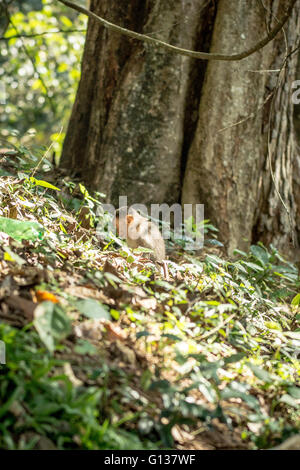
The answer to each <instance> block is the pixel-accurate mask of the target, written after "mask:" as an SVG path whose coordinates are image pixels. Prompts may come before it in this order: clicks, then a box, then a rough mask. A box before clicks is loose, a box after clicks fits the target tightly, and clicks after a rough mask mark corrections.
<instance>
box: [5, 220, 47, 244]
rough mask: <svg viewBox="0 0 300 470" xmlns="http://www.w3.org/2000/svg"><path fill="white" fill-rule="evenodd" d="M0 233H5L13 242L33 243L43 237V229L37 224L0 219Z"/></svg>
mask: <svg viewBox="0 0 300 470" xmlns="http://www.w3.org/2000/svg"><path fill="white" fill-rule="evenodd" d="M0 232H5V233H7V235H9V236H10V237H11V238H13V239H14V240H17V241H18V242H21V241H22V240H31V241H35V240H37V239H41V238H42V237H43V233H44V228H43V226H42V225H40V224H39V223H37V222H29V221H23V220H16V219H9V218H7V217H0Z"/></svg>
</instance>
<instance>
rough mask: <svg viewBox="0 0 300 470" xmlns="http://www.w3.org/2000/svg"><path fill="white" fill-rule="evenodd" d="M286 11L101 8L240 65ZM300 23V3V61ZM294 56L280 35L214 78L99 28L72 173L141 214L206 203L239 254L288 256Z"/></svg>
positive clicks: (293, 217)
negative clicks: (147, 208) (260, 248)
mask: <svg viewBox="0 0 300 470" xmlns="http://www.w3.org/2000/svg"><path fill="white" fill-rule="evenodd" d="M285 7H286V3H285V2H282V1H280V0H266V1H265V2H258V1H257V0H249V1H248V2H245V1H244V0H237V1H236V2H234V8H232V5H230V2H228V1H226V0H219V1H218V2H212V1H211V2H210V1H209V2H207V1H206V0H189V1H187V2H178V1H177V0H164V1H163V2H162V1H160V0H148V1H147V2H145V1H144V0H131V1H129V2H119V1H118V0H111V1H110V2H109V1H108V0H103V1H102V2H98V1H96V0H93V1H92V2H91V9H92V10H93V11H94V12H95V13H96V14H99V15H100V16H103V17H105V18H107V19H109V20H111V21H112V22H115V23H117V24H119V25H121V26H125V27H127V28H129V29H133V30H135V31H139V32H144V33H148V34H150V33H153V34H155V36H156V37H158V38H160V39H163V40H165V41H167V42H170V43H172V44H174V45H178V46H181V47H185V48H187V49H196V50H207V49H209V47H210V51H211V52H223V53H230V54H232V53H235V52H240V51H242V50H245V49H247V48H248V47H249V46H250V45H252V44H254V43H255V42H257V40H258V39H259V38H261V37H263V36H265V35H266V33H267V31H268V29H269V28H270V27H272V26H274V25H275V24H276V22H277V18H282V15H283V13H284V11H285ZM216 9H217V14H216V18H215V10H216ZM299 18H300V5H299V2H298V3H296V6H295V7H294V10H293V13H292V16H291V18H290V20H289V22H288V24H287V25H286V26H285V31H286V39H287V44H288V47H289V52H290V51H291V50H292V49H293V48H295V47H296V45H297V34H298V33H299ZM212 30H213V39H212V41H211V32H212ZM284 57H285V39H284V36H283V33H280V34H279V35H278V36H277V37H276V39H275V40H274V41H272V42H271V43H270V44H268V46H266V47H265V48H264V49H262V50H260V51H258V52H256V53H255V54H253V55H251V56H250V57H248V58H246V59H244V60H242V61H239V62H218V61H210V62H209V63H208V65H207V67H206V62H204V61H196V60H191V59H189V58H187V57H182V56H178V55H176V54H171V53H169V52H166V51H165V50H164V49H158V48H154V47H149V46H144V45H143V44H142V43H138V42H137V41H134V40H131V39H128V38H127V37H124V36H121V35H119V34H117V33H112V32H108V31H107V30H106V29H104V28H103V27H102V26H99V24H98V23H97V22H95V21H94V20H92V21H90V22H89V26H88V34H87V40H86V45H85V50H84V55H83V62H82V78H81V82H80V85H79V89H78V93H77V97H76V101H75V104H74V108H73V112H72V117H71V120H70V123H69V127H68V131H67V135H66V139H65V143H64V149H63V155H62V166H63V167H65V168H67V169H68V170H70V169H71V170H73V173H75V174H76V175H77V176H79V177H80V178H81V179H82V180H83V181H85V182H86V183H87V184H88V185H89V186H90V187H92V188H93V189H97V190H98V191H102V192H104V193H106V194H107V201H110V202H114V203H117V202H118V197H119V196H120V195H127V196H128V203H129V204H131V203H134V202H139V203H145V204H150V203H153V202H155V203H162V202H166V203H169V204H172V203H174V202H178V201H179V200H180V198H181V200H182V202H183V203H195V204H198V203H203V204H204V205H205V215H206V217H207V218H210V219H211V220H212V221H213V222H214V223H215V225H216V226H217V227H218V228H219V229H220V236H221V238H222V239H223V241H225V243H226V245H227V248H228V249H229V252H232V251H233V249H234V248H236V247H239V248H247V247H248V245H249V243H250V242H251V240H254V241H257V240H259V239H261V240H263V241H264V242H266V243H269V242H271V241H273V242H274V243H275V244H276V245H277V246H278V247H279V248H280V249H284V251H288V250H287V249H288V247H289V241H290V238H291V231H292V230H295V232H296V236H299V233H300V227H299V220H300V209H299V208H300V187H299V181H300V178H299V176H300V175H299V173H300V164H299V156H298V155H297V153H296V147H295V142H294V130H293V125H294V124H293V103H292V100H291V94H292V92H293V90H292V87H291V82H292V81H293V79H294V78H295V71H296V54H294V55H292V56H291V57H290V58H289V59H288V61H287V69H286V70H285V72H284V74H283V76H284V80H283V82H282V83H281V85H280V87H279V89H278V92H277V93H276V94H275V96H274V98H273V105H272V107H271V106H270V105H271V103H272V96H271V92H272V91H273V90H274V88H275V87H276V80H277V78H278V75H279V74H278V72H277V71H276V69H279V68H280V67H281V65H282V64H283V61H284ZM270 70H275V71H271V72H270ZM204 75H205V80H204ZM271 110H272V113H271V120H269V116H270V111H271ZM269 131H270V132H269ZM269 136H270V148H269V149H270V158H271V160H272V168H273V172H274V181H273V179H272V177H271V173H270V168H269V166H268V159H267V155H268V137H269ZM276 188H277V189H276ZM278 192H279V193H280V195H281V197H282V199H283V202H284V205H285V207H286V208H287V210H288V212H289V214H290V216H289V217H288V214H287V211H286V209H285V207H284V205H283V204H282V202H281V200H280V198H279V196H278ZM297 224H298V225H297Z"/></svg>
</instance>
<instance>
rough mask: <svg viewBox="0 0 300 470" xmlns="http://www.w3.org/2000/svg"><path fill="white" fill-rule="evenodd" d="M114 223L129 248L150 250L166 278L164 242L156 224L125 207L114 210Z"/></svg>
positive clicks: (151, 257)
mask: <svg viewBox="0 0 300 470" xmlns="http://www.w3.org/2000/svg"><path fill="white" fill-rule="evenodd" d="M114 223H115V227H116V230H117V234H118V235H119V236H121V237H122V238H126V241H127V244H128V246H129V248H138V247H144V248H149V249H151V250H152V253H150V259H151V260H152V261H154V262H155V263H157V264H158V265H160V263H161V264H162V266H163V272H164V277H165V278H166V279H168V269H167V265H166V261H165V258H166V248H165V242H164V239H163V237H162V235H161V233H160V230H159V228H158V226H157V225H156V224H155V223H154V222H152V221H150V220H148V219H146V217H143V216H142V215H140V214H139V213H138V212H137V211H136V210H134V209H132V208H129V210H127V207H121V208H120V209H118V210H117V211H116V215H115V220H114Z"/></svg>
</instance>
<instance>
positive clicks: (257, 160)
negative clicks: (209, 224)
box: [182, 0, 300, 252]
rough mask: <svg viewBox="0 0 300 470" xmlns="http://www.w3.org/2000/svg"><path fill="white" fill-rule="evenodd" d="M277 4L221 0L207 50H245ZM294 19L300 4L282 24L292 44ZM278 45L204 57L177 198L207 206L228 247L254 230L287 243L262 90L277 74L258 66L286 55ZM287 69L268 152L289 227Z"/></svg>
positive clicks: (274, 64) (278, 11)
mask: <svg viewBox="0 0 300 470" xmlns="http://www.w3.org/2000/svg"><path fill="white" fill-rule="evenodd" d="M282 4H283V2H279V1H277V0H274V1H273V0H271V1H269V2H265V6H267V7H268V9H269V10H265V9H264V8H263V6H262V3H261V2H257V1H255V0H252V1H250V3H249V2H244V1H243V0H238V1H236V2H235V4H234V9H233V8H231V6H230V5H229V3H228V2H227V1H226V0H220V2H219V4H218V11H217V17H216V22H215V27H214V34H213V40H212V47H211V52H214V51H224V52H228V53H229V52H231V53H234V52H238V51H240V50H243V49H246V48H247V46H249V44H251V43H254V42H255V41H256V40H257V38H258V37H262V36H263V35H265V34H266V28H267V27H270V26H271V25H273V24H274V22H275V21H276V19H275V16H276V17H277V18H278V17H279V18H280V17H281V15H282V7H283V5H282ZM274 15H275V16H274ZM298 18H299V5H297V8H295V9H294V11H293V16H292V18H291V19H290V21H289V24H288V26H287V27H286V28H285V29H286V32H287V40H288V43H289V45H290V47H292V48H293V47H295V42H296V35H297V34H298V32H299V24H298V25H297V21H299V20H298ZM237 19H238V20H237ZM265 19H267V21H265ZM284 47H285V42H284V37H283V34H280V35H279V36H278V38H277V39H276V40H275V41H273V42H272V43H270V44H269V45H268V46H267V47H266V48H265V49H263V50H261V51H259V52H257V53H255V54H253V55H252V56H250V57H248V58H246V59H244V60H242V61H241V62H236V63H222V62H210V63H209V65H208V68H207V72H206V77H205V83H204V86H203V91H202V96H201V101H200V107H199V120H198V125H197V130H196V133H195V137H194V140H193V143H192V145H191V148H190V151H189V154H188V163H187V169H186V173H185V179H184V186H183V193H182V200H183V203H187V202H189V203H199V202H200V201H201V202H203V203H204V204H205V209H206V216H207V217H209V218H210V219H212V220H213V222H214V223H215V224H216V225H217V226H218V228H219V229H220V232H221V237H222V239H223V240H224V241H225V242H227V247H228V249H229V252H232V250H233V249H234V248H236V247H240V248H246V247H248V245H249V241H251V239H252V233H253V231H254V233H255V238H256V239H258V238H261V239H263V240H264V241H265V242H270V241H271V240H273V241H275V242H276V244H277V246H278V247H279V248H281V249H282V248H283V247H286V245H287V244H288V243H289V239H290V232H291V229H290V227H289V223H288V221H287V213H286V211H285V209H284V207H283V205H282V203H281V202H280V200H279V198H278V195H277V193H276V191H275V190H274V183H273V182H272V179H271V177H270V169H269V167H268V164H267V151H268V149H267V141H268V127H269V119H268V117H269V113H270V103H271V99H269V100H268V96H269V94H270V90H271V89H273V88H274V86H275V84H276V78H277V76H278V72H262V73H258V72H257V71H258V70H262V71H264V70H265V71H267V70H269V69H275V68H277V69H278V68H279V67H280V66H281V64H282V63H283V60H284V52H285V51H284ZM288 67H289V68H288V72H287V74H286V75H287V76H286V81H285V82H284V85H285V86H282V87H281V88H280V90H279V91H278V94H277V95H276V97H275V99H274V113H273V114H274V116H275V118H274V119H273V121H272V128H271V155H272V161H273V169H274V173H275V180H276V185H277V187H278V189H279V192H280V194H281V195H282V198H283V200H284V203H285V204H286V206H287V207H288V210H289V211H290V213H291V222H292V225H293V228H295V211H296V208H295V198H294V197H293V184H292V176H293V164H294V161H295V153H294V143H293V142H294V135H293V119H292V116H293V106H292V101H291V91H292V90H291V91H289V89H288V86H291V80H292V79H293V77H294V74H295V69H296V67H295V64H294V62H293V60H291V61H290V62H289V63H288ZM270 76H271V80H270V79H269V77H270ZM273 77H274V78H273ZM270 82H271V83H272V86H271V87H270ZM264 103H265V105H264V106H263V104H264ZM298 203H299V204H300V201H298Z"/></svg>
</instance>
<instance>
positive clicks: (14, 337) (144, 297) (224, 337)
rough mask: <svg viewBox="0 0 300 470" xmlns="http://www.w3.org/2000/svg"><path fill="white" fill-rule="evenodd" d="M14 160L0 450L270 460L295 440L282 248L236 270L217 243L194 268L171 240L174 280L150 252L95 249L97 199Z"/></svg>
mask: <svg viewBox="0 0 300 470" xmlns="http://www.w3.org/2000/svg"><path fill="white" fill-rule="evenodd" d="M12 154H13V152H12ZM12 154H11V155H9V154H8V155H6V156H5V155H4V156H2V160H1V162H0V168H1V170H0V321H1V323H0V339H1V340H2V341H3V342H4V344H5V350H6V351H5V352H6V364H3V365H0V417H1V420H0V448H5V449H30V448H39V449H74V448H75V449H76V448H81V449H158V448H177V449H249V448H250V449H262V448H270V447H272V446H274V445H277V444H278V443H280V442H282V441H283V440H285V439H286V438H288V437H290V436H293V435H294V434H297V433H298V432H299V429H300V413H299V408H300V407H299V404H300V388H299V373H300V363H299V357H300V352H299V351H300V307H299V305H300V294H299V279H298V270H297V268H296V267H295V266H294V265H293V264H292V263H289V262H287V261H285V260H284V259H283V258H282V256H281V255H280V254H279V253H278V252H277V251H276V249H275V248H273V247H271V248H270V249H268V250H267V249H266V248H265V247H263V246H262V245H257V246H252V247H251V250H250V251H249V253H243V252H239V251H237V254H236V257H235V259H234V260H229V259H227V258H226V257H225V256H223V255H222V248H221V247H220V244H219V243H217V241H216V238H215V237H212V240H211V241H212V243H213V244H212V245H211V246H210V247H209V246H207V247H205V248H204V249H203V250H202V251H201V253H200V255H197V256H196V255H195V254H194V255H193V254H191V253H187V252H186V251H185V250H184V249H183V248H184V247H183V246H178V245H177V244H176V243H175V241H174V240H173V242H170V243H169V245H168V252H169V258H170V262H169V274H170V279H169V280H168V281H166V280H165V279H164V278H162V276H161V274H160V272H159V271H158V270H157V268H156V267H155V265H154V264H153V263H151V262H150V261H149V260H148V259H146V258H145V255H143V253H142V252H141V250H137V251H134V252H132V251H131V250H129V248H128V247H127V246H126V244H125V243H124V242H122V241H121V240H118V239H117V238H116V237H114V236H113V235H112V234H111V233H110V232H109V231H107V232H105V231H104V233H102V236H101V237H100V238H99V235H97V231H96V226H97V223H99V217H100V219H101V218H102V221H103V220H104V218H105V217H107V215H105V214H104V215H102V216H97V210H98V211H99V207H101V203H100V202H99V198H98V197H97V195H96V196H94V197H95V199H94V197H92V196H91V195H90V194H89V193H88V192H87V190H86V189H85V188H84V186H83V185H80V184H75V183H73V182H72V181H70V180H68V179H67V178H65V179H63V178H60V179H59V175H58V172H55V173H54V172H51V171H49V172H47V171H46V172H44V170H48V169H49V168H45V166H47V165H46V164H45V165H44V164H42V165H41V166H40V168H35V169H34V166H32V165H34V164H36V163H34V158H33V156H32V155H31V154H28V153H25V154H22V153H21V154H17V155H16V154H13V156H12ZM30 158H33V163H32V162H31V163H28V160H29V161H30ZM54 174H55V175H56V176H55V177H54ZM98 196H99V195H98ZM99 197H101V196H99ZM25 221H26V222H27V224H25V225H24V224H23V222H25ZM15 222H16V223H15ZM22 224H23V225H22ZM210 229H211V230H213V227H211V226H210V225H209V224H208V225H207V231H208V233H209V232H210ZM215 233H216V232H213V233H212V235H214V234H215ZM209 236H210V235H207V238H209ZM214 240H215V243H214ZM2 344H3V343H2Z"/></svg>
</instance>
